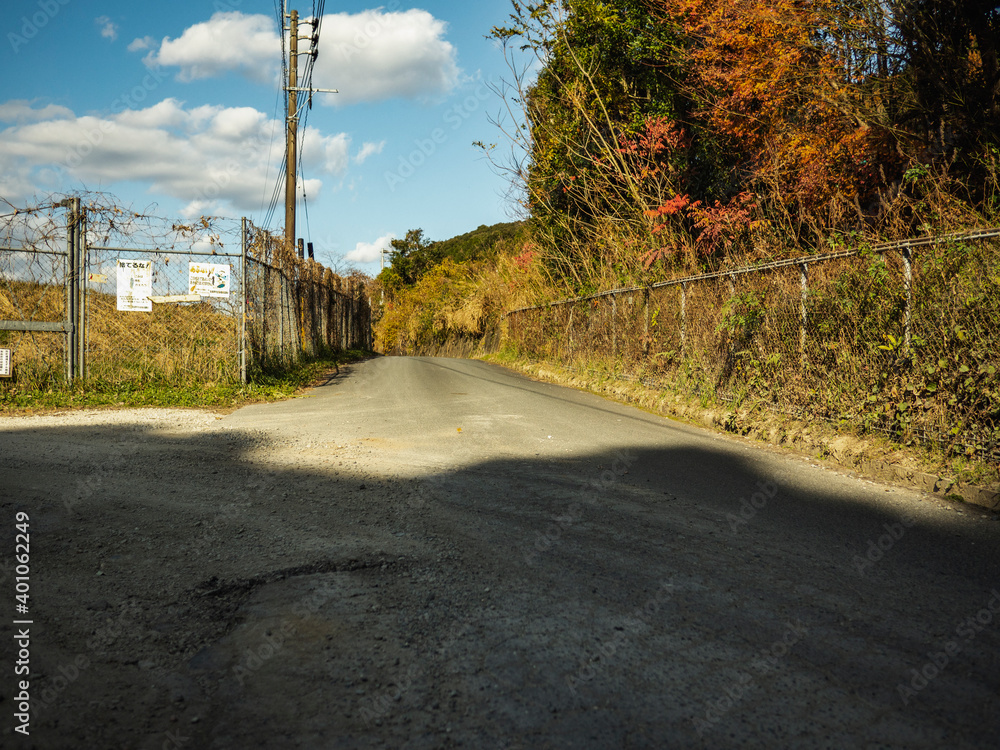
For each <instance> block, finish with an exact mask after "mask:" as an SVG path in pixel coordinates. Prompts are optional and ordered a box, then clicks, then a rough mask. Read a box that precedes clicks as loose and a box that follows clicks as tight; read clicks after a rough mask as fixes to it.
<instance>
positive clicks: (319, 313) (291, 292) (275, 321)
mask: <svg viewBox="0 0 1000 750" xmlns="http://www.w3.org/2000/svg"><path fill="white" fill-rule="evenodd" d="M245 232H246V234H245V237H246V243H247V248H248V253H247V266H246V268H247V277H246V284H247V290H248V294H247V310H248V315H247V320H248V321H249V323H250V325H249V327H248V331H247V336H248V351H249V357H250V360H251V362H253V363H255V364H256V366H257V367H258V368H260V369H264V370H267V369H273V368H276V367H277V368H280V367H284V366H287V364H288V363H289V362H290V361H292V360H294V359H296V358H297V357H299V356H300V355H301V354H302V353H306V354H310V355H316V354H319V353H321V352H323V351H330V350H339V349H349V348H360V349H365V350H370V349H371V347H372V334H371V307H370V301H369V300H368V297H367V292H366V289H365V287H364V285H363V284H362V283H361V282H360V281H359V280H357V279H342V278H340V277H339V276H336V275H335V274H334V273H333V272H332V271H330V270H329V269H327V268H324V267H323V266H321V265H320V264H318V263H315V262H314V261H312V260H305V259H302V258H299V257H298V256H296V255H295V253H294V252H292V251H291V250H290V249H289V248H287V247H286V246H285V244H284V243H283V242H282V241H281V240H280V239H279V238H277V237H275V236H274V235H272V234H270V233H269V232H267V231H265V230H261V229H259V228H257V227H255V226H254V225H253V224H251V223H250V222H247V223H246V227H245Z"/></svg>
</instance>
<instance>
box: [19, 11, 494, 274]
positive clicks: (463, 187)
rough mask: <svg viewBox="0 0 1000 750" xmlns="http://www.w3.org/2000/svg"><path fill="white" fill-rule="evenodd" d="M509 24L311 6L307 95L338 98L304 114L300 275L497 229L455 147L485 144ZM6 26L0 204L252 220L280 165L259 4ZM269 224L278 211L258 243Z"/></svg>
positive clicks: (488, 174) (271, 23)
mask: <svg viewBox="0 0 1000 750" xmlns="http://www.w3.org/2000/svg"><path fill="white" fill-rule="evenodd" d="M279 5H280V3H279ZM313 7H314V4H313V3H307V2H305V1H304V0H302V2H300V3H299V4H296V3H295V2H294V0H293V1H292V2H290V3H289V8H296V9H297V10H298V11H299V12H300V14H301V15H302V16H303V17H305V16H309V15H310V14H311V13H312V11H313ZM509 13H510V2H509V0H485V1H483V0H480V1H478V2H475V3H469V2H460V1H458V0H436V1H435V0H426V1H420V0H418V1H417V2H416V3H415V4H411V3H410V2H407V1H406V0H389V2H386V3H385V4H383V5H374V4H370V3H365V2H340V3H336V4H333V3H329V4H327V5H326V8H325V14H324V19H323V24H322V27H321V28H322V31H321V35H320V42H319V56H318V58H317V61H316V66H315V71H314V77H313V85H314V86H315V87H318V88H335V89H339V90H340V91H341V94H339V95H330V96H326V95H316V96H315V97H314V99H313V107H312V109H311V110H309V111H308V119H307V122H306V125H307V127H306V129H305V131H304V132H303V133H302V140H301V144H302V145H301V146H300V148H302V149H303V162H304V170H303V174H302V175H301V177H302V178H303V180H304V182H303V187H304V190H305V193H306V196H307V202H308V222H307V220H306V212H305V211H304V210H303V207H302V205H301V202H300V206H299V221H298V230H299V231H298V234H299V236H301V237H305V238H306V239H307V240H309V241H312V242H313V243H314V245H315V247H316V252H317V259H318V260H320V261H321V262H324V263H326V264H327V265H332V266H334V267H337V266H340V267H343V266H344V265H345V264H346V263H351V264H353V265H354V266H355V267H357V268H360V269H362V270H364V271H368V272H377V271H378V267H379V263H378V252H377V248H378V247H379V246H384V245H386V244H387V242H388V238H390V237H392V236H396V237H402V236H403V235H404V234H405V232H406V231H407V230H408V229H413V228H417V227H420V228H422V229H424V232H425V234H426V236H428V237H430V238H431V239H447V238H449V237H452V236H454V235H457V234H462V233H464V232H467V231H470V230H472V229H475V228H476V227H477V226H479V225H481V224H493V223H496V222H499V221H509V220H510V218H511V211H512V207H511V206H510V204H509V202H508V200H507V199H506V198H505V195H506V187H507V185H506V181H505V180H504V179H503V178H502V177H500V176H497V175H496V174H494V172H493V171H492V170H491V169H490V166H489V165H488V164H487V163H486V161H485V160H484V159H483V157H482V155H481V154H480V153H479V152H478V150H477V149H476V148H474V147H473V146H472V143H473V141H477V140H481V141H486V142H496V141H498V140H499V139H500V134H499V133H498V131H497V130H496V128H495V127H494V126H493V125H492V124H491V123H490V122H489V116H490V115H494V116H495V115H496V114H497V112H498V111H499V109H500V107H501V106H502V103H501V102H500V101H499V100H498V99H497V97H496V95H495V94H494V93H492V91H491V90H490V88H489V85H488V84H489V83H490V82H496V81H498V79H499V78H500V77H501V76H505V75H506V74H507V69H506V64H505V61H504V58H503V54H502V52H501V50H499V49H498V48H497V47H496V45H495V44H494V43H493V42H491V41H489V40H487V39H485V38H484V37H485V35H486V34H488V33H489V30H490V28H491V27H492V26H493V25H496V24H501V23H503V22H504V21H505V20H506V19H507V17H508V15H509ZM4 18H5V21H4V25H3V29H4V31H3V39H0V69H2V70H3V71H4V75H3V76H2V79H0V197H2V198H4V199H5V200H7V201H10V202H11V203H13V204H14V205H16V206H26V205H31V204H32V203H34V202H36V201H38V200H43V199H45V198H46V197H47V196H48V195H49V194H51V193H72V192H75V191H82V190H93V191H103V192H107V193H110V194H112V195H115V196H116V197H118V198H119V199H120V200H121V201H122V202H124V203H125V204H126V205H129V206H131V207H133V208H134V209H136V210H140V209H141V210H145V209H146V208H147V207H148V206H149V205H150V204H156V208H155V211H154V212H155V213H157V214H159V215H163V216H168V217H173V216H177V217H180V218H196V217H197V216H200V215H203V214H204V215H216V216H230V217H239V216H249V217H251V218H252V219H254V221H255V222H256V223H258V224H262V223H263V222H264V220H265V216H266V213H267V207H268V205H269V204H270V201H271V195H272V193H273V191H274V190H275V187H276V185H277V184H278V182H279V180H280V177H281V176H280V172H279V170H280V166H281V160H282V157H283V153H284V135H283V130H282V128H283V112H282V109H281V107H282V100H281V98H280V94H279V85H280V83H279V82H280V62H281V46H280V42H279V29H278V24H277V13H276V3H275V2H274V1H273V0H267V1H266V2H265V1H263V0H215V1H214V2H208V1H207V0H200V1H198V2H194V1H192V0H174V1H173V2H169V3H160V2H156V3H153V2H142V3H137V2H135V1H134V0H131V1H130V2H124V1H112V0H108V1H106V2H84V1H83V0H35V1H34V2H18V3H8V4H7V5H6V6H5V12H4ZM300 31H301V33H306V31H305V29H302V30H300ZM302 45H303V48H305V47H306V43H305V42H303V43H302ZM283 223H284V211H283V208H282V207H281V206H279V208H278V211H277V212H276V213H275V215H274V218H273V219H272V221H271V223H270V224H269V225H268V226H269V228H272V229H274V230H275V231H277V230H279V229H280V227H281V225H282V224H283Z"/></svg>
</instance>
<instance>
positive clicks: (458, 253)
mask: <svg viewBox="0 0 1000 750" xmlns="http://www.w3.org/2000/svg"><path fill="white" fill-rule="evenodd" d="M523 227H524V222H522V221H513V222H508V223H506V224H494V225H493V226H489V227H488V226H486V225H485V224H483V225H482V226H480V227H479V228H478V229H474V230H472V231H471V232H466V233H465V234H462V235H459V236H458V237H452V238H451V239H450V240H441V241H439V242H433V243H431V246H430V248H429V251H430V253H431V254H432V255H433V256H434V257H435V258H438V259H440V260H443V259H444V258H451V259H452V260H454V261H456V262H459V263H461V262H464V261H470V260H483V259H486V258H492V257H494V256H495V255H496V253H497V246H498V245H499V244H501V243H502V242H503V241H504V240H513V239H514V238H515V237H516V236H517V234H518V232H520V231H521V229H522V228H523Z"/></svg>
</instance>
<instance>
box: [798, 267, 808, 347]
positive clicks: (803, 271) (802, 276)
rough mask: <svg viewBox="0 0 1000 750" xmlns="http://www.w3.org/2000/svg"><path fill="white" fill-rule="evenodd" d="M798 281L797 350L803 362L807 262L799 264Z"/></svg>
mask: <svg viewBox="0 0 1000 750" xmlns="http://www.w3.org/2000/svg"><path fill="white" fill-rule="evenodd" d="M799 283H800V284H801V285H802V300H801V303H800V314H801V322H800V324H799V352H800V354H801V357H802V361H803V363H804V362H805V359H806V324H807V323H808V322H809V312H808V310H807V308H806V301H807V300H808V298H809V264H808V263H802V264H801V265H800V266H799Z"/></svg>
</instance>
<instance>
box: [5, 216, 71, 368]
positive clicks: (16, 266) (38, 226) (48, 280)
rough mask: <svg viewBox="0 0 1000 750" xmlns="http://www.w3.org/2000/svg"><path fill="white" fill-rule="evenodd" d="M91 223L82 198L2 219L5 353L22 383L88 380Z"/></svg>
mask: <svg viewBox="0 0 1000 750" xmlns="http://www.w3.org/2000/svg"><path fill="white" fill-rule="evenodd" d="M59 209H65V214H62V213H61V212H59ZM85 221H86V218H85V216H84V214H83V213H82V212H81V210H80V199H79V198H69V199H67V200H65V201H61V202H60V203H56V204H52V205H51V206H48V207H47V208H42V209H36V210H31V211H15V212H14V213H13V214H7V215H5V216H2V217H0V349H7V350H10V359H11V367H12V370H13V372H12V374H13V376H14V378H15V380H16V381H17V382H20V383H25V384H28V385H31V384H41V383H45V382H47V381H51V380H52V379H53V378H54V377H59V378H60V379H61V378H62V377H65V378H66V379H67V380H72V379H74V378H77V377H82V375H83V357H84V335H83V334H84V326H83V321H84V298H85V278H84V275H83V267H84V252H85V251H84V242H83V231H84V230H83V225H84V223H85ZM4 355H5V356H6V353H4Z"/></svg>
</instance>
